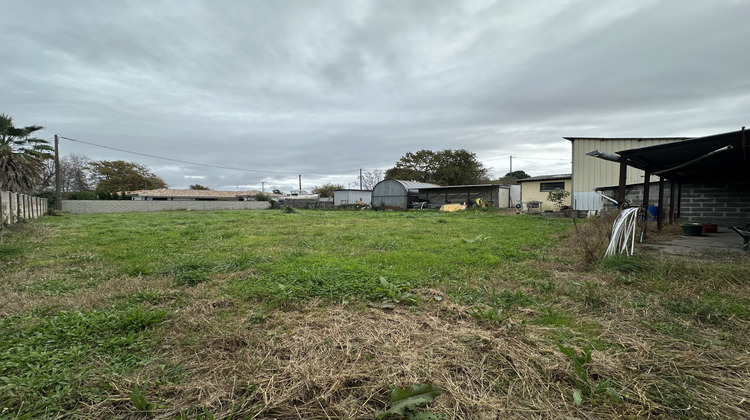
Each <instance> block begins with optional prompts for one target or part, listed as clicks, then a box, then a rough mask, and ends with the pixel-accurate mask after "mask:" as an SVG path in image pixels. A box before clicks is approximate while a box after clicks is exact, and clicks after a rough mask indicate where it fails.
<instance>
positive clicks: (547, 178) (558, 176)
mask: <svg viewBox="0 0 750 420" xmlns="http://www.w3.org/2000/svg"><path fill="white" fill-rule="evenodd" d="M571 178H572V176H571V174H556V175H540V176H532V177H530V178H524V179H519V180H518V182H528V181H550V180H557V179H571Z"/></svg>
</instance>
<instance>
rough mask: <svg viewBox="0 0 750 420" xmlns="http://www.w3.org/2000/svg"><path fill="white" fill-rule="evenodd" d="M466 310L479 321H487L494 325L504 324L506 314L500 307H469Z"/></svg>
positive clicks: (506, 317)
mask: <svg viewBox="0 0 750 420" xmlns="http://www.w3.org/2000/svg"><path fill="white" fill-rule="evenodd" d="M466 312H467V313H468V314H469V315H471V316H472V317H474V319H476V320H477V321H480V322H489V323H491V324H495V325H505V324H506V321H507V320H508V315H507V314H505V313H504V312H503V309H502V308H486V309H482V308H477V307H473V308H469V309H467V310H466Z"/></svg>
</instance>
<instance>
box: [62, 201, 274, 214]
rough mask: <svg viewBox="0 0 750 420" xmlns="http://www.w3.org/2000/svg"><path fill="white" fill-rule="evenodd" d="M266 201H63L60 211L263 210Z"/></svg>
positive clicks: (75, 212)
mask: <svg viewBox="0 0 750 420" xmlns="http://www.w3.org/2000/svg"><path fill="white" fill-rule="evenodd" d="M268 208H271V203H269V202H268V201H129V200H63V202H62V211H64V212H68V213H72V214H87V213H131V212H151V211H177V210H196V211H202V210H264V209H268Z"/></svg>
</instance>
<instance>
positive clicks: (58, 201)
mask: <svg viewBox="0 0 750 420" xmlns="http://www.w3.org/2000/svg"><path fill="white" fill-rule="evenodd" d="M60 184H61V181H60V136H58V135H57V134H55V210H62V194H61V193H60V191H61V188H60V187H61V186H60Z"/></svg>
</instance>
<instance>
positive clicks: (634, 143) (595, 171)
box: [524, 137, 689, 211]
mask: <svg viewBox="0 0 750 420" xmlns="http://www.w3.org/2000/svg"><path fill="white" fill-rule="evenodd" d="M563 138H564V139H566V140H569V141H570V143H571V145H572V149H573V151H572V159H573V160H572V164H573V170H572V174H571V189H570V191H571V193H572V197H571V198H572V200H571V204H570V205H571V206H572V207H573V208H574V209H576V210H589V211H598V210H601V200H600V198H601V197H600V196H599V194H597V193H596V192H595V191H594V189H595V188H597V187H603V186H607V185H617V184H618V182H619V165H618V164H617V163H615V162H611V161H607V160H604V159H596V158H594V157H592V156H594V155H596V154H599V155H602V154H605V155H606V154H614V153H615V152H617V151H618V150H632V149H638V148H642V147H650V146H656V145H659V144H668V143H674V142H680V141H683V140H686V139H688V138H689V137H653V138H594V137H563ZM597 152H598V153H597ZM653 180H654V181H655V180H656V179H655V178H654V179H653ZM639 182H643V171H642V170H640V169H638V168H635V167H628V169H627V183H628V184H636V183H639ZM524 201H528V200H527V199H526V198H524Z"/></svg>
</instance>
